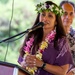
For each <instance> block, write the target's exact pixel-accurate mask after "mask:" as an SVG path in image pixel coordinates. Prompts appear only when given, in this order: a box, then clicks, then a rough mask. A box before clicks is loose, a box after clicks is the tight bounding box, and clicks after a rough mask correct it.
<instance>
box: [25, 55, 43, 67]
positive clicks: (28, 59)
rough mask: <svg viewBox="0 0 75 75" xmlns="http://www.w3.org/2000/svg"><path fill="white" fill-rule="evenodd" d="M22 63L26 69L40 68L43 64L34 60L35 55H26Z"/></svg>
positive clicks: (36, 59)
mask: <svg viewBox="0 0 75 75" xmlns="http://www.w3.org/2000/svg"><path fill="white" fill-rule="evenodd" d="M24 61H25V65H26V66H27V67H41V66H42V64H43V61H41V60H39V59H38V58H36V56H35V55H27V56H26V57H25V60H24Z"/></svg>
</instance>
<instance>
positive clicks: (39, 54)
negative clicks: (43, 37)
mask: <svg viewBox="0 0 75 75" xmlns="http://www.w3.org/2000/svg"><path fill="white" fill-rule="evenodd" d="M36 58H38V59H40V60H41V58H42V54H41V53H40V52H39V53H37V54H36Z"/></svg>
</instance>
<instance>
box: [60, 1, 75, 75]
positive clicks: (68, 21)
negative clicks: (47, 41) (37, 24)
mask: <svg viewBox="0 0 75 75" xmlns="http://www.w3.org/2000/svg"><path fill="white" fill-rule="evenodd" d="M60 6H61V7H62V9H63V11H64V14H63V15H62V16H61V19H62V23H63V26H64V28H65V31H66V35H67V38H68V41H69V44H70V50H71V53H72V57H73V62H74V64H75V30H74V29H73V27H72V23H73V19H74V13H75V9H74V8H75V5H74V3H73V2H71V1H62V2H61V3H60ZM73 74H75V68H73V69H72V70H71V71H70V72H69V73H68V74H67V75H73Z"/></svg>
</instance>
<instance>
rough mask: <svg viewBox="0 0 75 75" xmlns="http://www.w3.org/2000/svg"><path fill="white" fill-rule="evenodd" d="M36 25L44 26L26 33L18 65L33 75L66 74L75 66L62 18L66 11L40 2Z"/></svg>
mask: <svg viewBox="0 0 75 75" xmlns="http://www.w3.org/2000/svg"><path fill="white" fill-rule="evenodd" d="M36 11H37V13H38V15H37V18H36V21H35V23H34V25H33V27H34V26H36V25H37V24H38V23H40V22H43V23H44V26H43V27H41V28H38V29H36V30H34V31H32V32H29V33H28V34H27V37H26V38H25V41H24V43H23V45H22V47H21V49H20V56H19V58H18V62H19V63H20V65H21V66H22V67H23V68H25V69H26V70H27V71H29V72H30V73H31V74H33V75H65V74H66V73H67V72H68V70H70V69H71V68H72V67H73V60H72V57H71V53H70V49H69V45H68V41H67V38H66V33H65V31H64V28H63V25H62V20H61V15H63V10H62V9H61V8H60V7H59V6H57V5H56V4H55V3H53V2H52V1H46V2H45V3H39V4H37V6H36Z"/></svg>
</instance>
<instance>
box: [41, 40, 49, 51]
mask: <svg viewBox="0 0 75 75" xmlns="http://www.w3.org/2000/svg"><path fill="white" fill-rule="evenodd" d="M47 47H48V42H46V41H43V42H42V44H41V46H40V49H42V50H44V49H45V48H47Z"/></svg>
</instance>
